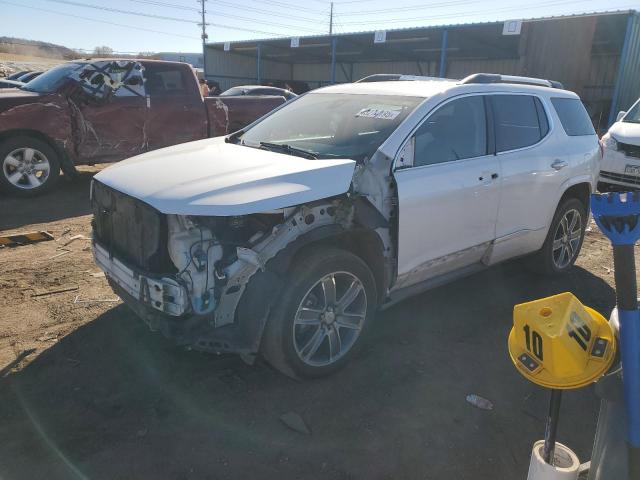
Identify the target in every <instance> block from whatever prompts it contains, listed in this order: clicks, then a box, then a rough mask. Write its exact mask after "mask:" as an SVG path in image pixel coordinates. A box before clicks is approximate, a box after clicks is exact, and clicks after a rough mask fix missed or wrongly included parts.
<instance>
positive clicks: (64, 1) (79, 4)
mask: <svg viewBox="0 0 640 480" xmlns="http://www.w3.org/2000/svg"><path fill="white" fill-rule="evenodd" d="M46 1H48V2H54V3H61V4H64V5H72V6H76V7H83V8H93V9H96V10H103V11H107V12H112V13H122V14H124V15H136V16H139V17H147V18H153V19H157V20H168V21H173V22H182V23H193V24H196V25H200V22H198V21H197V20H188V19H186V18H178V17H169V16H166V15H156V14H153V13H144V12H137V11H134V10H123V9H120V8H113V7H103V6H101V5H94V4H90V3H83V2H75V1H72V0H46ZM198 11H200V10H198ZM216 15H218V16H220V17H228V18H233V19H235V20H241V21H244V22H254V23H255V22H261V23H263V24H264V25H269V26H272V27H282V28H291V29H297V30H300V31H306V32H310V33H321V30H317V29H310V28H306V27H299V26H297V25H291V24H284V23H277V22H270V21H260V20H256V19H255V18H248V17H242V16H239V15H232V14H228V13H221V12H217V13H216ZM228 28H230V27H228ZM234 28H235V27H234ZM256 32H257V31H256Z"/></svg>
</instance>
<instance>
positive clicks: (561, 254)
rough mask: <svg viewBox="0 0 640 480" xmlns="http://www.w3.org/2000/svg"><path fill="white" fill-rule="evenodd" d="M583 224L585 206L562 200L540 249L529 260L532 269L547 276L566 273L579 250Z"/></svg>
mask: <svg viewBox="0 0 640 480" xmlns="http://www.w3.org/2000/svg"><path fill="white" fill-rule="evenodd" d="M586 222H587V210H586V206H585V205H584V204H583V203H582V202H581V201H580V200H578V199H577V198H568V199H566V200H564V201H563V202H562V203H561V204H560V206H559V207H558V209H557V210H556V213H555V215H554V217H553V221H552V223H551V228H549V233H548V234H547V238H546V240H545V242H544V245H543V246H542V249H540V251H539V252H538V253H537V255H535V256H534V257H533V258H532V259H531V260H532V262H531V265H532V267H533V269H534V270H536V271H538V272H540V273H543V274H547V275H555V274H561V273H564V272H566V271H567V270H569V269H570V268H571V267H572V266H573V264H574V263H575V261H576V259H577V258H578V254H579V253H580V249H581V248H582V241H583V240H584V231H585V228H586V226H587V225H586Z"/></svg>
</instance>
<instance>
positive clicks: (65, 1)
mask: <svg viewBox="0 0 640 480" xmlns="http://www.w3.org/2000/svg"><path fill="white" fill-rule="evenodd" d="M46 1H47V2H53V3H61V4H64V5H72V6H75V7H83V8H93V9H95V10H103V11H105V12H113V13H123V14H125V15H137V16H139V17H147V18H155V19H157V20H171V21H173V22H183V23H196V24H197V23H198V22H197V21H196V20H187V19H186V18H178V17H168V16H165V15H155V14H153V13H144V12H135V11H133V10H122V9H120V8H113V7H102V6H100V5H93V4H90V3H81V2H73V1H71V0H46Z"/></svg>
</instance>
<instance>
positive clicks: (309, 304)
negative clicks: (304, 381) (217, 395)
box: [261, 248, 377, 378]
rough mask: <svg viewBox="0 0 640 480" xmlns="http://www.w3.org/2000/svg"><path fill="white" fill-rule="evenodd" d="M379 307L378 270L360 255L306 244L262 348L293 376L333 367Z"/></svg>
mask: <svg viewBox="0 0 640 480" xmlns="http://www.w3.org/2000/svg"><path fill="white" fill-rule="evenodd" d="M376 307H377V296H376V287H375V281H374V278H373V275H372V273H371V271H370V270H369V268H368V267H367V265H366V264H365V263H364V262H363V261H362V260H361V259H360V258H359V257H357V256H356V255H354V254H352V253H350V252H347V251H345V250H340V249H335V248H318V249H312V250H305V251H303V252H302V253H301V254H300V255H299V256H298V260H297V262H296V264H295V265H294V266H293V268H292V269H291V270H290V272H289V273H288V275H287V279H286V284H285V287H284V290H283V292H282V296H281V298H280V301H279V303H278V305H277V306H276V308H275V309H274V311H273V312H272V315H271V316H270V318H269V322H268V323H267V326H266V328H265V333H264V337H263V341H262V348H261V350H262V354H263V356H264V357H265V358H266V360H267V361H268V362H269V363H271V365H273V366H274V367H275V368H277V369H278V370H280V371H281V372H283V373H285V374H286V375H289V376H292V377H304V378H313V377H320V376H324V375H328V374H330V373H333V372H334V371H336V370H338V369H339V368H341V367H342V366H343V365H344V364H345V363H346V362H347V361H348V360H349V358H351V356H353V354H354V352H355V351H356V350H357V348H358V347H359V345H360V344H361V343H362V340H363V337H364V334H365V331H366V330H367V328H368V326H369V324H370V323H371V320H372V317H373V315H374V312H375V310H376Z"/></svg>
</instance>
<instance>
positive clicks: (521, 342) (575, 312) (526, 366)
mask: <svg viewBox="0 0 640 480" xmlns="http://www.w3.org/2000/svg"><path fill="white" fill-rule="evenodd" d="M614 342H615V339H614V335H613V331H612V329H611V326H610V325H609V322H607V320H606V319H605V318H604V317H603V316H602V315H600V314H599V313H598V312H596V311H595V310H593V309H591V308H589V307H585V306H584V305H582V304H581V303H580V301H579V300H578V299H577V298H576V297H575V296H574V295H573V294H571V293H568V292H567V293H561V294H559V295H554V296H552V297H547V298H543V299H540V300H534V301H532V302H528V303H521V304H520V305H516V306H515V307H514V309H513V328H512V329H511V333H510V334H509V355H510V356H511V361H512V362H513V363H514V365H515V366H516V368H517V369H518V371H519V372H520V373H521V374H522V375H524V376H525V377H526V378H527V379H528V380H531V381H532V382H533V383H536V384H538V385H542V386H543V387H547V388H554V389H563V390H564V389H573V388H580V387H583V386H586V385H588V384H590V383H591V382H593V381H594V380H596V379H598V378H599V377H600V376H601V375H603V374H604V373H605V372H606V371H607V370H608V369H609V367H610V366H611V363H612V362H613V358H614V353H615V343H614Z"/></svg>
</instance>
